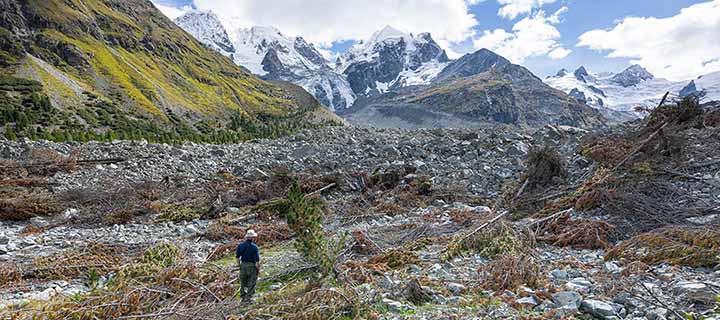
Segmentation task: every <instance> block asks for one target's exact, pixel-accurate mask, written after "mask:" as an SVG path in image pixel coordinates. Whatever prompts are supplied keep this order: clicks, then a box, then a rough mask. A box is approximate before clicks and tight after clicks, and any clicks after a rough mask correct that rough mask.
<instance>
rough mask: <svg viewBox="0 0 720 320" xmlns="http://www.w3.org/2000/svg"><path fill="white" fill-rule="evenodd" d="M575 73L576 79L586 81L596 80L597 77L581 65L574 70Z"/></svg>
mask: <svg viewBox="0 0 720 320" xmlns="http://www.w3.org/2000/svg"><path fill="white" fill-rule="evenodd" d="M573 75H574V76H575V79H577V80H578V81H582V82H585V83H587V82H592V81H594V80H595V77H592V76H591V75H590V73H588V71H587V69H585V67H584V66H580V67H579V68H577V69H576V70H575V72H573Z"/></svg>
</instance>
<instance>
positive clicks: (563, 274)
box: [550, 269, 568, 280]
mask: <svg viewBox="0 0 720 320" xmlns="http://www.w3.org/2000/svg"><path fill="white" fill-rule="evenodd" d="M550 275H551V276H552V277H553V278H554V279H557V280H565V279H567V278H568V273H567V271H565V270H560V269H555V270H553V271H551V272H550Z"/></svg>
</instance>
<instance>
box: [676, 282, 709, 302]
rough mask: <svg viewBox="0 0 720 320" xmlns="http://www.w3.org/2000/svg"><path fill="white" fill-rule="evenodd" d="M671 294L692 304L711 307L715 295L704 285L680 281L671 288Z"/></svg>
mask: <svg viewBox="0 0 720 320" xmlns="http://www.w3.org/2000/svg"><path fill="white" fill-rule="evenodd" d="M672 291H673V293H675V294H676V295H678V296H681V297H683V298H684V299H685V300H687V301H689V302H692V303H702V304H708V305H712V304H713V303H714V301H715V297H716V294H715V292H713V290H712V289H711V288H710V287H709V286H708V285H706V284H704V283H702V282H697V281H681V282H678V283H676V284H675V285H674V286H673V287H672Z"/></svg>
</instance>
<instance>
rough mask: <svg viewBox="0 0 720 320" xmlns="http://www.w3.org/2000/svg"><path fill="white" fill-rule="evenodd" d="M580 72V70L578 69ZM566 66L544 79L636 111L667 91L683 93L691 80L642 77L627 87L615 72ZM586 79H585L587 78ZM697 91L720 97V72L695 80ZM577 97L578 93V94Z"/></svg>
mask: <svg viewBox="0 0 720 320" xmlns="http://www.w3.org/2000/svg"><path fill="white" fill-rule="evenodd" d="M575 73H577V72H575ZM575 73H570V72H567V71H564V70H561V71H560V72H558V74H557V75H555V76H552V77H548V78H546V79H545V80H544V81H545V83H547V84H548V85H550V86H551V87H554V88H556V89H558V90H561V91H564V92H565V93H568V94H570V93H571V92H572V91H573V90H576V91H579V92H581V93H582V95H584V97H585V99H586V101H587V104H588V105H589V106H591V107H594V108H596V109H601V110H602V109H611V110H615V111H623V112H628V111H629V112H633V111H634V109H635V107H650V108H653V107H656V106H657V104H658V103H660V100H661V99H662V97H663V95H665V92H668V91H669V92H670V94H671V96H672V97H679V96H680V91H681V90H683V88H685V87H686V86H687V85H688V84H689V83H690V80H687V81H677V82H673V81H669V80H666V79H662V78H652V79H648V80H639V79H638V83H637V84H636V85H633V86H627V87H624V86H622V85H620V84H618V83H616V82H615V81H613V77H614V76H616V75H615V74H597V75H595V74H592V73H590V74H589V77H582V76H579V77H578V76H576V74H575ZM583 80H584V81H583ZM693 81H694V82H695V87H696V89H697V91H703V92H704V96H703V98H702V99H703V101H712V100H720V72H715V73H711V74H707V75H704V76H701V77H699V78H698V79H695V80H693ZM575 98H576V99H577V96H575Z"/></svg>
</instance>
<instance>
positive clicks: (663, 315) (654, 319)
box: [645, 308, 668, 320]
mask: <svg viewBox="0 0 720 320" xmlns="http://www.w3.org/2000/svg"><path fill="white" fill-rule="evenodd" d="M667 315H668V310H667V309H664V308H655V309H652V310H650V311H649V312H648V313H647V314H645V318H647V319H648V320H665V319H667Z"/></svg>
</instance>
